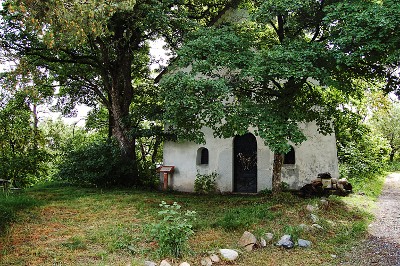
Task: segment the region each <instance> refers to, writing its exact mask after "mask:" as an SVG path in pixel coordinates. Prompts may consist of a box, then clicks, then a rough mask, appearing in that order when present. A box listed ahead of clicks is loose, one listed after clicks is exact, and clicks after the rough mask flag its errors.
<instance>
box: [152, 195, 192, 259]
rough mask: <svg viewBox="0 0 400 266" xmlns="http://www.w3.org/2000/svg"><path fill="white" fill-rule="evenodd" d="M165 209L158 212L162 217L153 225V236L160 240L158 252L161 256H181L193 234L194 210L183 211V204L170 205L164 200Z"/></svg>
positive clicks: (163, 207)
mask: <svg viewBox="0 0 400 266" xmlns="http://www.w3.org/2000/svg"><path fill="white" fill-rule="evenodd" d="M160 207H161V208H162V209H163V210H162V211H159V212H158V214H159V215H160V216H161V217H162V220H161V221H160V222H159V223H156V224H153V225H152V226H151V230H150V233H151V236H152V237H153V238H154V239H156V241H157V242H158V254H159V256H160V257H166V256H172V257H181V256H182V255H183V254H184V253H186V252H187V250H188V244H187V242H188V239H189V237H190V236H191V235H193V233H194V232H193V230H192V227H193V225H192V222H193V220H194V215H195V213H196V212H194V211H186V212H182V210H181V206H180V205H179V204H178V203H176V202H174V204H173V205H168V204H167V203H166V202H165V201H162V202H161V204H160Z"/></svg>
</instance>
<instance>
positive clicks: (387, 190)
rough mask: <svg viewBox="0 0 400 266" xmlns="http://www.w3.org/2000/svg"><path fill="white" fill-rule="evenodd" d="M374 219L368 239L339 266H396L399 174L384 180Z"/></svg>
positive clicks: (399, 259) (399, 242)
mask: <svg viewBox="0 0 400 266" xmlns="http://www.w3.org/2000/svg"><path fill="white" fill-rule="evenodd" d="M375 216H376V220H375V221H374V222H373V223H372V224H371V225H370V226H369V230H368V231H369V233H370V236H369V237H368V238H367V240H365V241H364V242H363V243H361V244H360V246H357V247H355V248H354V249H353V250H352V251H351V252H350V253H349V254H346V256H345V258H344V262H343V263H342V264H341V265H379V266H386V265H388V266H389V265H390V266H393V265H399V266H400V173H393V174H390V175H389V176H387V177H386V181H385V185H384V187H383V191H382V194H381V195H380V197H379V199H378V203H377V208H376V211H375Z"/></svg>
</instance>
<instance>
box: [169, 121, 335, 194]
mask: <svg viewBox="0 0 400 266" xmlns="http://www.w3.org/2000/svg"><path fill="white" fill-rule="evenodd" d="M303 129H304V130H303V132H304V133H305V134H306V136H307V141H305V142H303V143H302V144H301V145H299V146H295V147H294V149H295V154H296V163H295V164H294V165H284V167H283V169H282V181H283V182H286V183H288V184H289V186H290V188H292V189H299V188H301V187H302V186H303V185H305V184H307V183H309V182H310V181H311V180H313V179H314V178H316V177H317V175H318V173H323V172H330V173H331V174H332V176H333V177H338V176H339V171H338V161H337V151H336V140H335V137H334V136H333V135H328V136H324V135H321V134H319V133H318V132H317V127H316V125H315V124H314V123H310V124H307V126H303ZM250 132H251V130H250ZM204 133H205V136H206V144H205V145H198V144H195V143H190V142H185V143H175V142H166V143H165V144H164V165H174V166H175V173H174V174H173V176H172V178H170V179H169V184H170V187H171V188H173V189H174V190H178V191H187V192H191V191H193V189H194V180H195V178H196V173H197V172H199V173H200V174H207V173H211V172H213V171H216V172H217V173H218V174H219V179H218V180H217V185H218V189H219V190H220V191H221V192H231V191H233V138H230V139H219V138H214V137H213V135H212V131H211V130H210V129H205V130H204ZM202 147H204V148H207V149H208V151H209V164H208V165H199V164H197V151H198V150H199V149H200V148H202ZM272 164H273V153H272V152H271V151H270V149H269V148H268V147H266V146H265V145H264V142H263V140H262V139H260V138H257V167H258V169H257V190H258V191H260V190H263V189H271V187H272Z"/></svg>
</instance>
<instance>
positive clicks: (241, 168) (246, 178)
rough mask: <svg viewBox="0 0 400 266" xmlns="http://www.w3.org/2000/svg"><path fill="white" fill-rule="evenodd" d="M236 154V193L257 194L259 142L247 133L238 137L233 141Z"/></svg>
mask: <svg viewBox="0 0 400 266" xmlns="http://www.w3.org/2000/svg"><path fill="white" fill-rule="evenodd" d="M233 154H234V182H233V183H234V191H235V192H244V193H256V192H257V141H256V137H255V136H254V135H253V134H251V133H247V134H245V135H243V136H236V137H235V139H234V141H233Z"/></svg>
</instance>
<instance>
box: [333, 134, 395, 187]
mask: <svg viewBox="0 0 400 266" xmlns="http://www.w3.org/2000/svg"><path fill="white" fill-rule="evenodd" d="M389 151H390V147H389V146H388V143H387V141H386V140H385V139H383V138H382V137H380V136H378V135H374V134H373V133H371V132H367V133H366V134H365V135H364V136H363V137H362V138H360V139H359V140H358V141H357V142H355V141H354V142H346V143H345V144H344V145H343V144H339V146H338V155H339V162H340V168H339V170H340V176H341V177H346V178H349V179H352V178H353V179H354V178H357V177H359V178H363V177H367V176H370V175H373V174H374V173H379V172H381V171H383V170H385V169H386V166H387V160H388V154H389Z"/></svg>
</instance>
